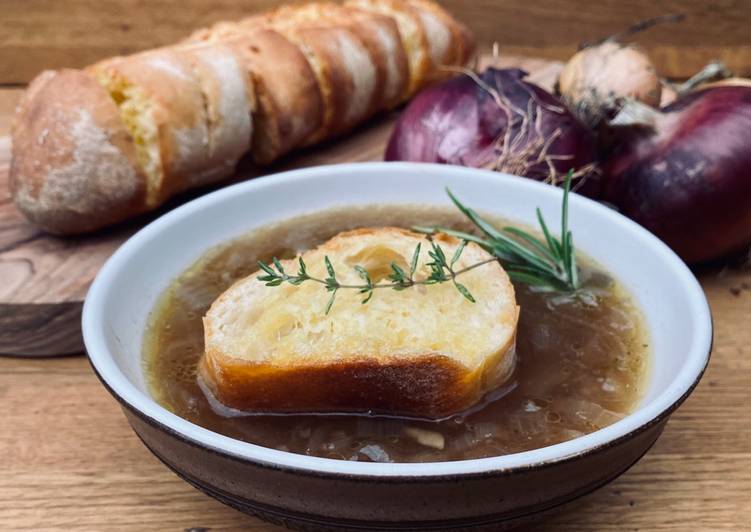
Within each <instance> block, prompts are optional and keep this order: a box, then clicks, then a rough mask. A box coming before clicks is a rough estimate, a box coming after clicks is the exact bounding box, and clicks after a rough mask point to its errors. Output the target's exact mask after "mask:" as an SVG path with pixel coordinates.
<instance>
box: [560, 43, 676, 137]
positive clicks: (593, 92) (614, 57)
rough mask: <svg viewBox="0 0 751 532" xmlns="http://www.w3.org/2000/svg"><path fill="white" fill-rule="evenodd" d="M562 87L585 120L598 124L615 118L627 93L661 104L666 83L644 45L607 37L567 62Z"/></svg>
mask: <svg viewBox="0 0 751 532" xmlns="http://www.w3.org/2000/svg"><path fill="white" fill-rule="evenodd" d="M558 91H559V92H560V95H561V98H562V99H563V101H564V102H566V104H567V105H568V106H569V107H570V108H571V110H572V111H574V113H576V115H577V116H578V117H579V118H580V119H581V120H582V121H583V122H584V123H585V124H587V125H589V126H590V127H592V128H597V127H598V126H599V125H600V124H601V123H602V122H603V121H604V120H606V119H607V118H612V116H613V115H614V114H615V112H617V110H618V103H619V102H620V101H621V99H622V98H624V97H629V98H634V99H636V100H639V101H641V102H644V103H645V104H647V105H652V106H655V107H656V106H658V105H659V104H660V96H661V94H662V83H661V82H660V77H659V76H658V75H657V70H656V69H655V66H654V64H653V63H652V60H651V59H650V58H649V57H648V56H647V54H646V53H645V52H644V51H643V50H641V48H637V47H636V46H633V45H624V44H621V43H618V42H615V41H605V42H603V43H601V44H598V45H595V46H592V47H589V48H584V49H583V50H580V51H579V52H577V53H576V54H575V55H574V56H573V57H572V58H571V59H570V60H569V61H568V63H566V65H565V66H564V67H563V70H562V71H561V74H560V76H559V77H558Z"/></svg>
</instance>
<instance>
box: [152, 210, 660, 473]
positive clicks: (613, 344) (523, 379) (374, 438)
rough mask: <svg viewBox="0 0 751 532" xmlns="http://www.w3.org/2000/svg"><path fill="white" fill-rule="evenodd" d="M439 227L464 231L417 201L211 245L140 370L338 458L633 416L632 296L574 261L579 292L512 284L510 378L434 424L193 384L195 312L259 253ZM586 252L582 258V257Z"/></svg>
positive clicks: (458, 452)
mask: <svg viewBox="0 0 751 532" xmlns="http://www.w3.org/2000/svg"><path fill="white" fill-rule="evenodd" d="M418 223H419V224H422V225H427V224H442V225H449V226H452V227H455V228H462V229H465V230H468V229H469V228H468V227H467V226H465V225H464V223H463V221H462V219H461V218H460V217H459V216H458V215H457V213H456V212H455V211H453V210H449V209H443V208H440V209H439V208H434V207H430V208H428V207H423V206H414V205H412V206H378V207H368V208H363V207H358V208H341V209H336V210H331V211H325V212H321V213H316V214H312V215H305V216H299V217H296V218H293V219H290V220H286V221H283V222H280V223H278V224H275V225H273V226H269V227H266V228H263V229H260V230H256V231H253V232H251V233H249V234H247V235H245V236H242V237H240V238H238V239H236V240H234V241H231V242H229V243H227V244H223V245H221V246H218V247H217V248H214V249H212V250H210V251H208V252H207V253H206V254H205V255H204V256H203V257H202V258H201V259H200V260H198V261H197V262H196V264H194V265H193V266H192V267H191V268H189V269H188V270H187V271H186V272H185V273H183V274H182V275H181V276H179V277H178V278H177V279H176V280H175V281H174V282H173V283H172V285H171V286H170V287H169V288H168V290H167V291H166V292H165V293H164V295H163V296H162V297H161V300H160V301H159V303H158V304H157V306H156V308H155V309H154V310H153V312H152V314H151V316H150V321H149V326H148V328H147V332H146V338H145V342H144V357H143V360H144V371H145V375H146V377H147V382H148V385H149V388H150V391H151V393H152V395H153V396H154V397H155V398H156V400H157V401H158V402H159V403H160V404H162V405H163V406H164V407H166V408H168V409H169V410H171V411H172V412H174V413H175V414H177V415H179V416H181V417H183V418H185V419H187V420H188V421H191V422H193V423H196V424H197V425H200V426H202V427H205V428H207V429H210V430H212V431H214V432H218V433H220V434H224V435H226V436H229V437H232V438H236V439H238V440H243V441H247V442H252V443H256V444H259V445H263V446H266V447H271V448H275V449H280V450H284V451H291V452H295V453H300V454H307V455H313V456H322V457H328V458H339V459H343V460H364V461H394V462H431V461H441V460H464V459H470V458H482V457H488V456H498V455H503V454H509V453H514V452H520V451H525V450H529V449H535V448H539V447H544V446H546V445H552V444H555V443H559V442H562V441H566V440H570V439H573V438H576V437H578V436H581V435H584V434H587V433H590V432H592V431H595V430H597V429H599V428H602V427H605V426H607V425H610V424H612V423H614V422H615V421H617V420H619V419H620V418H622V417H623V416H624V415H626V414H628V413H629V412H630V411H631V410H632V409H633V408H634V407H635V406H636V404H637V402H638V400H639V398H640V392H641V388H642V385H643V383H644V381H645V378H644V377H645V374H646V372H647V371H646V368H647V365H648V345H647V341H646V334H645V332H644V329H643V327H642V325H641V322H642V320H641V317H640V314H639V312H638V310H637V309H636V308H635V307H634V305H633V304H632V303H631V301H630V299H629V297H628V295H627V294H626V293H625V291H623V290H622V289H621V288H620V287H619V286H618V284H617V283H616V282H615V281H613V280H612V279H611V278H610V277H609V276H608V275H607V274H605V273H603V272H602V270H601V269H598V268H597V267H596V266H595V265H594V264H593V262H592V261H589V260H586V259H582V258H581V257H579V264H580V267H581V269H582V278H583V284H584V288H585V292H584V294H585V296H583V297H577V298H573V297H571V296H567V295H562V294H556V293H546V292H539V291H534V290H531V289H530V288H528V287H527V286H525V285H522V284H516V295H517V301H518V303H519V305H520V306H521V317H520V321H519V330H518V335H517V353H518V365H517V369H516V372H515V374H514V377H513V379H512V383H511V384H510V385H509V386H508V387H507V388H505V389H504V390H502V391H501V392H505V393H498V394H496V395H500V396H501V397H500V398H495V399H494V400H493V401H489V402H487V403H485V404H483V405H481V406H479V407H477V408H476V409H473V411H471V412H467V413H464V414H463V415H459V416H454V417H452V418H450V419H447V420H443V421H440V422H434V421H420V420H417V421H416V420H408V419H399V418H386V417H369V416H358V415H344V414H342V415H311V414H307V415H303V414H301V415H248V416H241V417H238V416H234V417H233V416H226V415H222V413H220V412H219V411H218V409H216V410H215V409H214V408H212V406H211V404H210V403H209V400H208V399H207V398H206V396H205V395H204V394H203V392H202V391H201V389H200V387H199V386H198V383H197V381H196V365H197V363H198V360H199V359H200V357H201V354H202V352H203V326H202V323H201V317H202V316H203V315H204V314H205V312H206V311H207V310H208V308H209V306H210V305H211V303H212V301H214V299H216V297H217V296H218V295H219V294H221V293H222V292H223V291H224V290H226V289H227V288H228V287H229V286H230V285H231V284H232V283H233V282H234V281H235V280H237V279H240V278H242V277H244V276H246V275H248V274H250V273H252V272H253V271H254V270H255V269H256V266H255V265H256V261H257V260H259V259H260V260H266V261H268V260H269V259H270V258H271V257H272V256H277V257H281V258H288V257H292V256H294V255H295V254H296V253H297V252H299V251H302V250H305V249H308V248H311V247H314V246H316V245H318V244H320V243H322V242H324V241H325V240H327V239H328V238H330V237H331V236H333V235H334V234H336V233H338V232H340V231H343V230H347V229H353V228H356V227H367V226H383V225H396V226H402V227H410V226H411V225H414V224H418ZM580 255H581V254H580Z"/></svg>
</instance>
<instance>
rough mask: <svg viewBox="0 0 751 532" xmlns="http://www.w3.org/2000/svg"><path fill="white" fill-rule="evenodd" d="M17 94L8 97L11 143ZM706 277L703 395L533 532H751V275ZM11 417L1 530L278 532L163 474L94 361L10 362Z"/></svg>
mask: <svg viewBox="0 0 751 532" xmlns="http://www.w3.org/2000/svg"><path fill="white" fill-rule="evenodd" d="M19 94H20V91H19V90H17V89H0V135H2V134H5V133H7V131H8V127H9V113H10V112H11V111H12V109H13V107H14V105H15V102H16V100H17V98H18V96H19ZM698 275H699V278H700V280H701V282H702V285H703V287H704V289H705V291H706V293H707V296H708V298H709V301H710V303H711V306H712V312H713V315H714V320H715V327H716V329H715V348H714V353H713V356H712V361H711V363H710V366H709V369H708V371H707V373H706V375H705V376H704V379H703V380H702V382H701V383H700V385H699V387H698V388H697V389H696V391H695V392H694V394H693V395H692V396H691V397H690V398H689V399H688V401H687V402H686V403H685V404H684V406H683V407H682V408H681V409H680V410H678V412H677V413H676V414H674V416H673V417H672V419H671V421H670V422H669V424H668V426H667V429H666V431H665V433H664V434H663V436H662V438H661V439H660V440H659V442H658V443H657V445H655V447H654V448H653V449H652V450H651V451H650V452H649V453H648V454H647V455H646V456H645V457H644V458H643V459H642V460H641V461H640V462H639V463H638V464H637V465H636V466H634V467H633V468H632V469H631V470H630V471H629V472H628V473H626V474H625V475H623V476H622V477H621V478H620V479H618V480H616V481H615V482H613V483H612V484H610V485H608V486H607V487H605V488H603V489H601V490H599V491H598V492H596V493H594V494H592V495H590V496H588V497H586V498H584V499H582V500H581V501H580V502H578V503H576V504H575V505H574V506H572V507H571V508H570V509H568V510H567V511H565V512H564V513H561V514H559V515H557V516H555V517H554V518H552V519H551V520H549V521H548V522H546V523H544V524H541V525H538V526H536V527H534V528H533V529H532V530H534V531H535V532H540V531H603V530H618V531H620V530H628V531H635V530H642V531H653V530H654V531H660V530H675V531H694V530H707V531H709V530H751V408H750V407H749V403H750V402H751V401H750V400H751V347H749V346H751V326H750V325H749V317H750V316H751V268H749V266H748V265H747V266H733V267H725V268H720V267H717V268H713V269H706V270H704V271H701V272H698ZM0 282H2V279H0ZM0 410H1V411H2V417H1V418H0V419H2V421H0V530H70V529H75V530H97V531H99V530H108V531H109V530H129V531H130V530H138V531H144V530H160V531H161V530H178V531H180V530H194V531H195V530H206V529H210V530H245V529H254V530H259V531H271V530H277V528H276V527H274V526H271V525H268V524H265V523H263V522H261V521H259V520H256V519H253V518H250V517H246V516H244V515H243V514H241V513H239V512H237V511H235V510H233V509H231V508H228V507H226V506H223V505H222V504H220V503H218V502H216V501H214V500H213V499H210V498H208V497H206V496H204V495H203V494H201V493H199V492H198V491H196V490H195V489H193V488H191V487H190V486H189V485H187V484H186V483H184V482H183V481H181V480H180V479H178V478H177V477H176V476H175V475H174V474H172V473H171V472H170V471H168V470H167V469H166V468H165V467H164V466H163V465H162V464H161V463H159V462H158V461H157V460H156V459H155V458H154V457H153V456H152V455H151V454H150V453H149V452H148V451H147V450H146V448H145V447H144V446H143V445H142V444H141V443H140V441H139V440H138V439H137V438H136V436H135V435H134V434H133V433H132V431H131V430H130V428H129V426H128V424H127V423H126V421H125V418H124V417H123V416H122V414H121V413H120V410H119V407H118V405H117V403H116V402H115V400H114V399H112V398H111V397H110V396H109V394H108V393H107V392H106V391H105V390H104V388H103V387H102V386H101V385H100V384H99V382H98V381H97V379H96V377H95V376H94V374H93V372H92V371H91V369H90V368H89V365H88V362H87V360H86V358H85V357H83V356H73V357H66V358H50V359H23V358H2V357H0Z"/></svg>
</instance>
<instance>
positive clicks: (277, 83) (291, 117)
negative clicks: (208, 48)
mask: <svg viewBox="0 0 751 532" xmlns="http://www.w3.org/2000/svg"><path fill="white" fill-rule="evenodd" d="M194 38H197V39H201V40H203V42H207V43H210V44H212V45H216V44H222V45H226V46H228V47H230V48H231V49H232V50H233V51H234V52H235V53H236V54H237V56H238V58H239V59H240V61H241V64H242V66H243V68H244V70H245V71H246V72H247V73H248V75H249V76H251V78H252V83H253V87H254V89H255V110H254V112H253V131H254V134H253V141H252V148H251V155H252V156H253V159H254V160H255V161H256V162H258V163H260V164H268V163H270V162H271V161H273V160H274V159H277V158H278V157H280V156H281V155H283V154H285V153H287V152H288V151H290V150H292V149H293V148H295V147H298V146H300V145H301V144H302V143H303V142H304V141H305V140H306V139H307V138H309V137H310V135H312V134H313V132H315V131H317V130H318V129H319V127H320V126H321V124H322V120H323V114H324V106H323V99H322V96H321V90H320V88H319V85H318V80H317V78H316V75H315V73H314V72H313V70H312V69H311V66H310V63H309V62H308V59H307V58H306V56H305V54H304V53H303V51H302V50H301V49H300V48H299V47H298V46H297V45H295V44H294V43H292V42H291V41H290V40H289V39H288V38H287V37H286V36H284V35H282V33H280V32H279V31H276V30H274V29H269V28H266V27H263V26H262V25H254V26H252V27H248V28H246V29H245V30H243V31H239V30H238V29H237V25H236V24H229V23H224V24H223V25H222V26H221V27H214V28H211V29H209V30H207V31H205V32H201V33H199V34H196V35H194Z"/></svg>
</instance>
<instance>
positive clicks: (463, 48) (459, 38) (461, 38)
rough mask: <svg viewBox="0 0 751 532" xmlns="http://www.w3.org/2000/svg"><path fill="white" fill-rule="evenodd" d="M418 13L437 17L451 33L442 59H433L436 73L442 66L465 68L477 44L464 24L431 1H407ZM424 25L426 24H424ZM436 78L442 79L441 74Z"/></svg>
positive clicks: (438, 73)
mask: <svg viewBox="0 0 751 532" xmlns="http://www.w3.org/2000/svg"><path fill="white" fill-rule="evenodd" d="M407 1H408V3H409V4H410V5H411V6H412V7H413V8H415V9H417V11H418V12H420V13H424V14H425V15H428V16H433V17H435V19H436V21H437V22H438V23H440V24H441V25H443V26H444V27H446V28H447V29H448V30H449V32H450V42H449V45H448V46H447V47H446V48H445V51H444V53H443V54H441V57H440V58H438V60H437V61H436V58H435V57H434V58H433V69H434V71H436V70H437V69H439V68H440V67H441V66H465V65H466V64H467V63H468V62H469V61H470V59H471V58H472V57H473V55H474V52H475V42H474V38H473V37H472V33H471V32H470V31H469V28H467V27H466V26H465V25H464V24H462V23H461V22H459V21H457V20H456V19H455V18H454V17H452V16H451V14H450V13H449V12H448V11H446V10H445V9H444V8H443V7H441V6H440V5H439V4H437V3H435V2H433V1H431V0H407ZM423 25H425V23H424V22H423ZM435 74H437V76H436V77H441V75H442V74H441V73H440V72H437V71H436V72H435Z"/></svg>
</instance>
